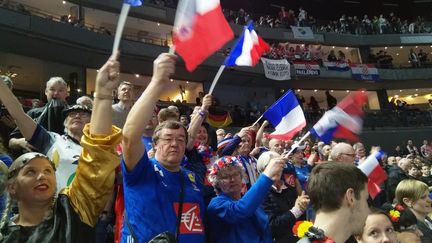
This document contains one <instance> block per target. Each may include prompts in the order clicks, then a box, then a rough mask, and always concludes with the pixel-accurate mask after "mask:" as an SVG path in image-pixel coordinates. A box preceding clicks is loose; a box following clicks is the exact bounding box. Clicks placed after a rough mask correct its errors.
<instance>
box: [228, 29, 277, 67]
mask: <svg viewBox="0 0 432 243" xmlns="http://www.w3.org/2000/svg"><path fill="white" fill-rule="evenodd" d="M269 50H270V46H269V45H268V44H267V43H266V42H265V41H264V40H263V39H262V38H261V37H260V36H259V35H257V33H256V32H255V29H254V27H253V22H252V21H251V22H250V23H249V24H248V25H247V26H245V28H244V31H243V34H242V36H241V37H240V38H239V40H238V42H237V44H236V45H235V46H234V48H233V49H232V51H231V53H230V55H229V56H228V57H227V59H226V60H225V66H227V67H231V66H255V65H256V64H257V63H258V61H259V60H260V58H261V56H262V55H263V54H264V53H266V52H268V51H269Z"/></svg>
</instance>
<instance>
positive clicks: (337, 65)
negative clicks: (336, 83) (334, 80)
mask: <svg viewBox="0 0 432 243" xmlns="http://www.w3.org/2000/svg"><path fill="white" fill-rule="evenodd" d="M323 65H324V67H326V68H327V70H330V71H339V72H346V71H349V70H350V66H349V64H348V63H347V62H323Z"/></svg>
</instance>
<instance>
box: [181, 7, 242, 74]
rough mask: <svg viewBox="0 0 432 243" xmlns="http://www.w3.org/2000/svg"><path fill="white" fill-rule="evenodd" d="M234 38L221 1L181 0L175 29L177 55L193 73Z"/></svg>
mask: <svg viewBox="0 0 432 243" xmlns="http://www.w3.org/2000/svg"><path fill="white" fill-rule="evenodd" d="M233 37H234V33H233V31H232V30H231V27H230V26H229V24H228V22H227V21H226V19H225V17H224V15H223V13H222V8H221V6H220V3H219V0H205V1H202V0H180V1H179V3H178V6H177V13H176V18H175V22H174V29H173V43H174V48H175V51H176V52H177V53H178V54H179V55H180V56H181V57H182V58H183V60H184V61H185V63H186V69H187V70H188V71H189V72H192V71H193V70H194V69H195V68H196V67H197V66H198V65H199V64H201V63H202V62H203V61H204V60H205V59H207V57H209V56H210V55H211V54H213V53H214V52H216V51H217V50H218V49H220V48H221V47H222V46H223V45H224V44H225V43H226V42H228V41H229V40H231V39H232V38H233Z"/></svg>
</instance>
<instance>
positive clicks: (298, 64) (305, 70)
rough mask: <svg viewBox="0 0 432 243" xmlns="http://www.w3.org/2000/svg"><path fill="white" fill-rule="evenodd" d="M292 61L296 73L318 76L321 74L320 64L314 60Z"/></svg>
mask: <svg viewBox="0 0 432 243" xmlns="http://www.w3.org/2000/svg"><path fill="white" fill-rule="evenodd" d="M293 63H294V69H295V72H296V74H297V75H302V76H319V75H320V74H321V70H320V66H319V64H318V62H316V61H293Z"/></svg>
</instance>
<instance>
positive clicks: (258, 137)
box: [255, 120, 269, 147]
mask: <svg viewBox="0 0 432 243" xmlns="http://www.w3.org/2000/svg"><path fill="white" fill-rule="evenodd" d="M268 124H269V122H268V121H267V120H264V122H263V123H262V124H261V126H260V128H259V129H258V131H257V134H256V139H255V147H261V146H262V145H263V144H262V137H263V134H264V129H265V128H266V127H267V126H268Z"/></svg>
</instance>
